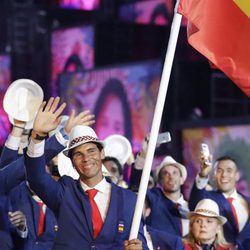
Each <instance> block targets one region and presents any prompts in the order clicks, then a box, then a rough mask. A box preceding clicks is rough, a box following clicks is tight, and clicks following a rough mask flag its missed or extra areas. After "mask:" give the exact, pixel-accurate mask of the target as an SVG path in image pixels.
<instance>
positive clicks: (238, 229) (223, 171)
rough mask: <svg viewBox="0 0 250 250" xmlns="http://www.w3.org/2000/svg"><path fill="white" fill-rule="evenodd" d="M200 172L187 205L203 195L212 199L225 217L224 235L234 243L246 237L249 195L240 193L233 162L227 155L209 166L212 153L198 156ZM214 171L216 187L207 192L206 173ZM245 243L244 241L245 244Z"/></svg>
mask: <svg viewBox="0 0 250 250" xmlns="http://www.w3.org/2000/svg"><path fill="white" fill-rule="evenodd" d="M200 164H201V168H200V171H199V173H198V175H197V177H196V179H195V182H194V184H193V187H192V190H191V194H190V201H189V207H190V210H191V209H193V208H194V207H195V206H196V204H197V203H198V202H199V201H200V200H201V199H204V198H209V199H212V200H214V201H215V202H216V203H217V204H218V205H219V208H220V213H221V215H223V216H225V217H226V218H227V223H225V224H224V227H223V228H224V232H225V238H226V239H227V240H228V241H229V242H231V243H232V244H234V245H236V246H241V244H242V242H247V239H250V218H249V208H250V197H247V196H245V195H243V194H242V193H240V192H239V191H238V190H237V188H236V184H237V182H238V180H239V179H240V173H239V167H238V163H237V161H236V160H235V159H234V158H232V157H230V156H227V155H225V156H222V157H220V158H218V159H217V160H216V161H215V164H214V167H213V166H212V155H209V157H208V158H207V157H206V156H205V155H204V153H203V152H201V155H200ZM212 171H214V177H215V182H216V186H217V190H213V191H208V190H206V188H205V187H206V185H207V183H208V176H209V175H210V173H211V172H212ZM245 244H246V243H245Z"/></svg>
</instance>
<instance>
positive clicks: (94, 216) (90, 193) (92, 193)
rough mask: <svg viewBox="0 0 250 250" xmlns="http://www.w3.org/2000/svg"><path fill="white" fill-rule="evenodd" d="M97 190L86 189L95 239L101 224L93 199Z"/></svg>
mask: <svg viewBox="0 0 250 250" xmlns="http://www.w3.org/2000/svg"><path fill="white" fill-rule="evenodd" d="M97 192H98V191H97V190H96V189H90V190H87V191H86V193H87V194H88V196H89V202H90V205H91V209H92V224H93V229H94V239H96V237H97V236H98V234H99V232H100V231H101V229H102V226H103V221H102V217H101V214H100V211H99V209H98V207H97V205H96V202H95V200H94V197H95V195H96V194H97Z"/></svg>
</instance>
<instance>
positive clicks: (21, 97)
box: [3, 79, 43, 122]
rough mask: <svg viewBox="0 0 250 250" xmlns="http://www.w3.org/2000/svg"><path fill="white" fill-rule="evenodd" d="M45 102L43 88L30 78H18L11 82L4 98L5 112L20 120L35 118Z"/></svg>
mask: <svg viewBox="0 0 250 250" xmlns="http://www.w3.org/2000/svg"><path fill="white" fill-rule="evenodd" d="M42 102H43V90H42V88H41V87H40V86H39V85H38V84H37V83H36V82H34V81H32V80H30V79H18V80H16V81H14V82H13V83H11V84H10V86H9V87H8V89H7V91H6V93H5V95H4V99H3V108H4V110H5V112H6V113H7V114H8V115H9V116H10V117H12V118H13V119H17V120H19V121H24V122H29V121H32V120H34V118H35V116H36V113H37V111H38V109H39V107H40V105H41V104H42Z"/></svg>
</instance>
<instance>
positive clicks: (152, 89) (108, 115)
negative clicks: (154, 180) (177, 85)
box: [59, 60, 162, 151]
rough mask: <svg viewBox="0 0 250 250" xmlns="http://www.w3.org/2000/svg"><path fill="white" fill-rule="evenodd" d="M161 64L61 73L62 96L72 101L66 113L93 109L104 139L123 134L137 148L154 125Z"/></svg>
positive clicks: (69, 102)
mask: <svg viewBox="0 0 250 250" xmlns="http://www.w3.org/2000/svg"><path fill="white" fill-rule="evenodd" d="M161 67H162V65H161V63H160V62H159V61H158V60H157V61H148V62H140V63H136V64H131V65H116V66H113V67H109V68H102V69H95V70H90V71H87V72H81V73H80V72H79V73H64V74H61V75H60V81H59V83H60V96H61V98H62V101H66V102H67V103H68V105H67V108H66V109H67V111H66V113H69V112H70V110H71V109H75V110H77V111H78V112H79V111H82V110H90V111H91V112H93V113H94V114H95V116H96V117H95V120H96V123H95V125H94V126H93V127H94V129H95V131H96V132H97V135H98V136H99V137H100V139H104V138H106V137H107V136H108V135H111V134H121V135H124V136H125V137H127V139H128V140H129V141H130V142H131V144H132V146H133V149H134V151H137V150H138V149H139V148H140V145H141V142H142V140H143V138H144V136H145V135H147V134H148V133H149V131H150V128H151V123H152V118H153V113H154V108H155V103H156V98H157V94H158V87H159V82H160V76H161Z"/></svg>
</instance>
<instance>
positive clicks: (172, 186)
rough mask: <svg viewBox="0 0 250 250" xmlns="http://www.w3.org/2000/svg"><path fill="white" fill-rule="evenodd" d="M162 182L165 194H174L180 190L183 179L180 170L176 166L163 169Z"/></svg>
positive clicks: (161, 173)
mask: <svg viewBox="0 0 250 250" xmlns="http://www.w3.org/2000/svg"><path fill="white" fill-rule="evenodd" d="M159 175H160V182H161V185H162V188H163V191H164V192H167V193H174V192H177V191H179V190H180V188H181V185H182V184H183V179H182V176H181V172H180V170H179V169H178V168H177V167H176V166H174V165H168V166H165V167H163V168H162V169H161V171H160V173H159Z"/></svg>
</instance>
